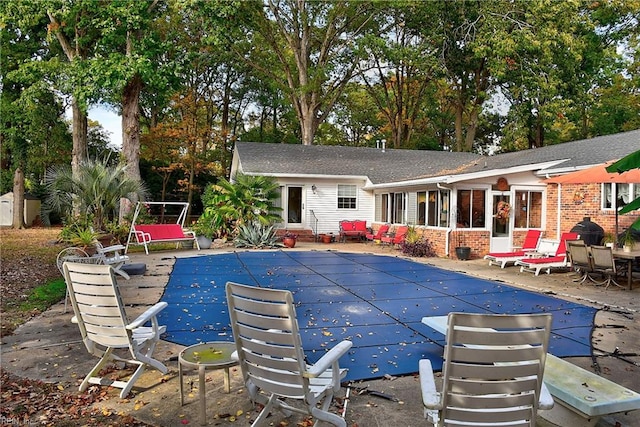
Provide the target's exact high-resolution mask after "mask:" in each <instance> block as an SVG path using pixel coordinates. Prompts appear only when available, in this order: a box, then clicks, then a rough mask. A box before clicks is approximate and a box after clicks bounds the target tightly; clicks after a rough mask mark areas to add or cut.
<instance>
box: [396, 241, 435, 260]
mask: <svg viewBox="0 0 640 427" xmlns="http://www.w3.org/2000/svg"><path fill="white" fill-rule="evenodd" d="M400 248H401V250H402V253H403V254H405V255H409V256H412V257H432V256H435V255H436V252H435V251H434V250H433V247H432V246H431V242H429V241H428V240H427V239H424V238H420V239H418V240H416V241H412V242H409V241H405V242H402V244H401V246H400Z"/></svg>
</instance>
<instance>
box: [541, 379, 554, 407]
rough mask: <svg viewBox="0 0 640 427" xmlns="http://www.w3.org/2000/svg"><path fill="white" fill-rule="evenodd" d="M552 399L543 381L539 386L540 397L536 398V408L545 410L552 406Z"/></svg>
mask: <svg viewBox="0 0 640 427" xmlns="http://www.w3.org/2000/svg"><path fill="white" fill-rule="evenodd" d="M553 405H554V401H553V397H552V396H551V393H550V392H549V389H548V388H547V385H546V384H545V383H544V382H543V383H542V387H540V399H539V400H538V409H542V410H546V409H551V408H553Z"/></svg>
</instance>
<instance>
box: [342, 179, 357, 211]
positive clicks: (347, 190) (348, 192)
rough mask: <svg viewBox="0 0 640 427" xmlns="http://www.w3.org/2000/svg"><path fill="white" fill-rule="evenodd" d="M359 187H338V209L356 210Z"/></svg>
mask: <svg viewBox="0 0 640 427" xmlns="http://www.w3.org/2000/svg"><path fill="white" fill-rule="evenodd" d="M357 195H358V187H357V186H355V185H340V184H339V185H338V209H356V200H357Z"/></svg>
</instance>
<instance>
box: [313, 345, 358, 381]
mask: <svg viewBox="0 0 640 427" xmlns="http://www.w3.org/2000/svg"><path fill="white" fill-rule="evenodd" d="M352 345H353V343H352V342H351V341H349V340H344V341H341V342H339V343H338V344H336V345H335V346H334V347H333V348H332V349H331V350H329V351H328V352H326V353H325V354H324V355H323V356H322V357H321V358H320V360H318V361H317V362H316V363H314V364H313V366H311V367H310V368H309V370H307V372H305V373H304V376H305V377H307V378H316V377H318V376H320V374H322V373H323V372H324V371H326V370H327V369H329V368H330V367H331V365H333V363H335V362H337V361H338V359H340V358H341V357H342V356H343V355H344V354H345V353H346V352H347V351H349V349H350V348H351V346H352Z"/></svg>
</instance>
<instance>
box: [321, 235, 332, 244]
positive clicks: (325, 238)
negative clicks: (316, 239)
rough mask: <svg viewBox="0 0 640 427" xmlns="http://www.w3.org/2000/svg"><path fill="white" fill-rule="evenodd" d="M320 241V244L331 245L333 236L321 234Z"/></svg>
mask: <svg viewBox="0 0 640 427" xmlns="http://www.w3.org/2000/svg"><path fill="white" fill-rule="evenodd" d="M320 237H321V239H322V243H331V238H332V237H333V236H331V235H330V234H323V235H322V236H320Z"/></svg>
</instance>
